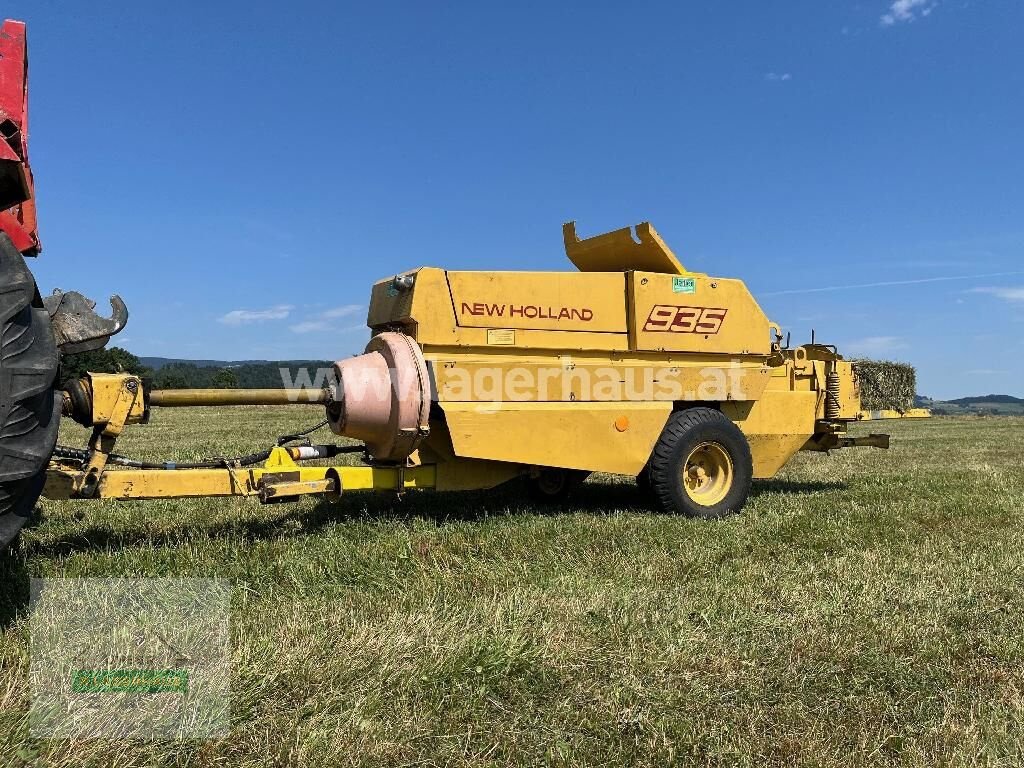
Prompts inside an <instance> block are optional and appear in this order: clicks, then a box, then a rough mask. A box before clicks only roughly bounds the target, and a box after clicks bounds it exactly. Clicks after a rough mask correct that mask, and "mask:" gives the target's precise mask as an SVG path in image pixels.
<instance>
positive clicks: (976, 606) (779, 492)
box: [0, 408, 1024, 766]
mask: <svg viewBox="0 0 1024 768" xmlns="http://www.w3.org/2000/svg"><path fill="white" fill-rule="evenodd" d="M318 415H319V414H318V413H317V412H316V411H315V409H310V410H308V411H303V412H302V413H301V414H297V413H296V410H295V409H287V408H277V409H271V408H260V409H245V410H243V409H224V410H220V411H212V412H206V411H196V410H175V411H161V412H159V413H158V414H157V417H156V419H155V420H154V423H153V424H151V425H149V426H147V427H134V428H131V429H129V430H128V431H127V432H126V434H125V436H124V437H123V438H122V440H121V442H120V443H119V446H118V450H119V451H120V452H122V453H125V454H128V455H132V456H138V457H140V458H152V459H156V458H169V457H170V458H179V459H186V458H199V457H203V456H207V455H225V454H232V453H247V452H250V451H251V450H253V449H254V447H255V446H257V445H265V444H267V443H268V442H270V441H271V440H272V439H273V437H274V436H276V435H277V434H280V433H284V432H287V431H290V430H292V429H293V428H295V427H297V426H302V425H303V424H304V423H305V422H312V421H314V420H315V419H316V418H317V416H318ZM1022 426H1024V419H1019V418H1005V419H973V418H963V419H959V418H958V419H933V420H928V421H906V422H886V423H883V424H878V423H875V424H871V425H870V427H871V428H872V430H873V431H880V427H884V428H886V430H887V431H891V432H892V433H893V448H892V450H890V451H888V452H883V451H876V450H869V449H860V450H850V451H842V452H837V453H834V454H832V455H831V456H822V455H815V454H806V455H800V456H798V457H797V458H796V459H795V460H794V461H793V462H792V463H791V464H790V466H789V467H787V468H786V469H785V470H784V472H783V473H782V474H781V475H780V476H779V477H778V478H777V479H775V480H773V481H770V482H766V483H759V484H757V485H756V486H755V490H754V493H753V494H752V496H751V499H750V502H749V504H748V506H747V509H746V510H745V512H744V513H743V514H742V515H740V516H737V517H734V518H731V519H728V520H725V521H722V522H717V523H708V522H700V521H693V520H688V519H683V518H678V517H671V516H667V515H661V514H657V513H654V512H652V511H651V510H650V509H648V508H646V507H645V506H644V504H643V502H642V500H641V498H640V497H639V495H638V493H637V491H636V488H635V486H634V484H633V482H632V480H624V479H621V478H612V477H608V476H598V477H594V478H593V479H592V480H591V481H589V482H588V483H587V484H586V485H585V486H583V488H582V489H581V491H580V492H579V494H578V495H577V497H576V498H575V499H574V500H573V501H572V502H570V503H569V505H568V506H567V507H565V508H564V509H562V510H560V511H558V512H555V513H552V512H549V511H542V510H538V509H536V508H533V507H530V506H529V505H528V503H527V502H526V501H525V500H524V499H522V498H520V497H519V496H517V495H516V494H514V493H512V492H511V491H495V492H488V493H470V494H462V495H454V494H430V493H423V494H410V495H408V496H407V497H406V498H405V499H404V500H403V501H401V502H397V501H395V500H394V499H393V498H392V497H389V496H386V495H375V496H356V495H351V496H347V497H345V498H344V499H343V500H342V502H341V503H340V504H338V505H334V506H331V505H329V504H325V503H318V502H316V501H313V500H309V501H305V502H301V503H298V504H294V505H290V506H269V507H263V506H260V505H259V504H258V503H256V502H254V501H250V500H186V501H167V502H163V501H154V502H138V503H112V502H74V503H72V502H68V503H55V502H46V503H45V504H43V506H42V519H41V520H40V521H39V522H38V523H36V524H35V525H33V526H32V527H31V528H30V529H29V530H27V531H25V533H24V534H23V536H22V540H21V543H20V548H19V549H18V550H17V551H16V552H15V553H14V554H13V555H10V556H9V557H8V559H7V562H6V563H5V578H6V580H7V582H8V589H7V591H6V594H5V600H6V602H5V607H4V611H3V612H4V613H5V614H6V615H5V618H6V623H5V627H6V629H5V631H4V633H3V636H2V639H0V665H2V668H0V739H2V740H3V741H4V743H3V744H0V754H2V755H4V756H5V758H7V759H8V760H9V761H11V762H12V763H13V764H19V763H25V764H32V763H38V764H47V765H61V766H65V765H66V766H71V765H85V764H97V765H105V764H111V765H113V764H116V765H119V766H143V765H153V764H156V765H182V766H184V765H225V766H227V765H230V766H271V765H285V764H290V765H304V766H305V765H312V766H334V765H349V764H352V765H381V764H400V763H407V764H417V765H485V764H526V763H529V764H537V763H548V764H564V765H570V764H571V765H581V764H586V765H606V764H622V763H634V764H647V765H664V764H667V763H672V762H675V763H684V764H689V763H696V764H729V765H733V764H742V765H755V764H758V765H761V764H792V763H800V764H814V765H836V766H838V765H850V764H869V763H870V764H874V763H900V764H905V765H922V766H924V765H933V764H936V763H943V764H962V765H966V764H977V763H985V764H996V763H1003V764H1006V765H1016V764H1019V763H1020V762H1021V761H1022V759H1024V755H1022V754H1021V752H1022V749H1021V746H1020V744H1021V738H1020V734H1021V728H1022V725H1024V723H1022V720H1024V693H1022V692H1024V665H1022V662H1024V641H1022V637H1024V626H1022V623H1024V622H1022V600H1021V598H1022V596H1024V595H1022V585H1024V579H1022V576H1024V574H1022V573H1021V554H1020V553H1021V552H1022V551H1024V525H1022V524H1024V466H1022V456H1024V437H1022V436H1021V433H1022V429H1021V428H1022ZM867 427H868V425H864V426H860V427H858V428H857V430H856V431H857V432H858V433H866V432H867V431H869V429H868V428H867ZM63 440H64V442H75V443H81V442H82V441H83V434H82V433H81V432H80V431H78V430H77V429H74V428H69V429H68V430H66V433H65V435H64V437H63ZM28 576H33V577H84V576H117V577H148V576H164V577H166V576H182V577H184V576H190V577H219V578H226V579H231V580H232V582H233V584H234V598H233V611H232V636H233V649H232V650H233V669H234V674H233V680H232V731H231V734H230V737H228V738H225V739H222V740H219V741H212V742H178V743H152V744H146V743H136V742H102V741H77V742H74V741H46V740H37V739H33V738H31V737H30V735H29V731H28V721H27V715H26V710H27V706H28V696H29V691H28V688H27V682H26V675H27V668H28V659H29V655H28V654H29V649H28V643H27V634H28V631H27V621H26V617H25V615H24V608H23V606H24V602H25V599H26V595H27V583H26V580H27V578H28Z"/></svg>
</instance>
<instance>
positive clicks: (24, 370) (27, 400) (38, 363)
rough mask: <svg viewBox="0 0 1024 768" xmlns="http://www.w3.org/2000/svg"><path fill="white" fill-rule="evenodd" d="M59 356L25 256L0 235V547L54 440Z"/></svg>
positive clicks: (38, 486) (27, 506)
mask: <svg viewBox="0 0 1024 768" xmlns="http://www.w3.org/2000/svg"><path fill="white" fill-rule="evenodd" d="M59 367H60V356H59V354H58V351H57V346H56V342H55V341H54V338H53V330H52V329H51V327H50V316H49V315H48V314H47V312H46V310H45V309H43V303H42V300H41V298H40V296H39V291H38V289H37V288H36V284H35V280H34V279H33V277H32V273H31V272H30V271H29V269H28V265H26V264H25V259H24V257H23V256H22V255H21V253H20V252H19V251H18V249H17V248H15V247H14V244H13V243H12V242H11V240H10V238H8V237H7V235H4V234H0V546H6V545H7V544H9V543H10V542H11V541H12V540H13V539H14V537H15V536H17V534H18V531H20V530H21V528H22V527H23V526H24V525H25V523H26V522H27V521H28V518H29V516H30V515H31V514H32V510H33V508H34V507H35V503H36V501H37V500H38V499H39V495H40V493H42V490H43V484H44V482H45V480H46V466H47V464H48V462H49V460H50V456H51V454H52V453H53V448H54V445H56V443H57V430H58V428H59V427H60V406H61V400H60V398H59V397H57V377H58V371H59Z"/></svg>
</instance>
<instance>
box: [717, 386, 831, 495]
mask: <svg viewBox="0 0 1024 768" xmlns="http://www.w3.org/2000/svg"><path fill="white" fill-rule="evenodd" d="M817 409H818V393H816V392H810V391H807V392H786V391H783V390H772V389H769V390H766V391H765V392H764V393H763V395H762V396H761V398H760V399H759V400H757V401H756V402H752V403H751V402H747V403H722V413H724V414H725V415H726V416H728V417H729V418H730V419H732V420H733V421H734V422H735V423H736V425H737V426H738V427H739V428H740V431H742V432H743V434H744V436H745V437H746V438H747V442H748V443H750V452H751V455H752V456H753V459H754V477H755V478H768V477H772V476H774V475H775V473H776V472H778V471H779V470H780V469H782V467H783V465H784V464H785V463H786V462H787V461H789V460H790V459H791V458H792V457H793V455H794V454H796V453H797V451H799V450H800V448H801V447H802V446H803V445H804V444H805V443H806V442H807V440H808V439H809V438H810V437H811V435H813V434H814V421H815V417H816V414H817Z"/></svg>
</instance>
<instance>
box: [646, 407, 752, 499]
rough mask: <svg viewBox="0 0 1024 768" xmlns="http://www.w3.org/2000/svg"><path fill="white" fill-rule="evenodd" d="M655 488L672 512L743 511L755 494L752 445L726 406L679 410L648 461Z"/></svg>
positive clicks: (667, 425)
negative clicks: (724, 411) (725, 410)
mask: <svg viewBox="0 0 1024 768" xmlns="http://www.w3.org/2000/svg"><path fill="white" fill-rule="evenodd" d="M647 471H648V477H649V481H650V486H651V491H652V492H653V494H654V498H655V499H656V501H657V504H658V506H659V507H660V508H661V509H662V510H664V511H665V512H669V513H676V514H681V515H685V516H686V517H700V518H705V519H717V518H721V517H725V516H727V515H731V514H735V513H737V512H739V511H740V510H741V509H742V508H743V505H744V504H745V503H746V501H747V496H748V495H749V494H750V485H751V481H752V479H753V474H754V470H753V460H752V459H751V455H750V445H749V444H748V443H747V439H746V438H745V437H744V436H743V433H742V432H740V430H739V427H737V426H736V425H735V424H733V423H732V421H730V420H729V419H728V418H727V417H725V416H724V415H722V413H721V412H720V411H716V410H714V409H712V408H690V409H687V410H684V411H676V412H675V413H673V414H672V415H671V416H670V417H669V420H668V423H667V424H666V425H665V428H664V430H662V433H661V437H659V438H658V442H657V444H656V445H655V446H654V452H653V453H652V454H651V459H650V462H649V464H648V468H647Z"/></svg>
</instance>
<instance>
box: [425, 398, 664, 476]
mask: <svg viewBox="0 0 1024 768" xmlns="http://www.w3.org/2000/svg"><path fill="white" fill-rule="evenodd" d="M498 405H499V407H498V408H497V410H488V409H487V408H486V407H485V406H482V405H481V404H476V403H447V404H445V405H444V413H445V418H446V420H447V422H448V429H449V431H450V432H451V437H452V445H453V447H454V450H455V453H456V454H457V455H458V456H462V457H470V458H480V459H492V460H495V461H506V462H513V463H516V464H526V465H537V466H542V467H564V468H566V469H583V470H590V471H596V472H612V473H617V474H623V475H636V474H638V473H639V472H640V470H641V469H642V468H643V466H644V464H645V463H647V459H648V458H649V457H650V455H651V450H652V449H653V448H654V444H655V442H656V441H657V439H658V436H659V435H660V434H661V430H662V429H663V428H664V426H665V422H666V421H667V420H668V416H669V414H670V413H671V411H672V405H671V403H503V404H498ZM623 419H625V421H622V420H623ZM623 426H625V428H624V429H622V427H623Z"/></svg>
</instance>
